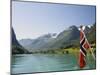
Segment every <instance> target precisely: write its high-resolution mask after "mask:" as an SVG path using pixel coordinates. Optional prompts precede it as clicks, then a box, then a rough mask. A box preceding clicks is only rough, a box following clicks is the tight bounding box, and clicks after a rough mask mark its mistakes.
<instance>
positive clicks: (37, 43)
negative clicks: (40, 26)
mask: <svg viewBox="0 0 100 75" xmlns="http://www.w3.org/2000/svg"><path fill="white" fill-rule="evenodd" d="M55 37H56V33H52V34H51V33H48V34H45V35H42V36H40V37H38V38H37V39H34V40H32V43H30V44H28V45H26V46H24V47H25V48H27V49H29V50H30V49H36V50H37V49H40V48H41V47H42V46H44V45H45V44H46V43H48V42H49V41H51V40H53V39H54V38H55Z"/></svg>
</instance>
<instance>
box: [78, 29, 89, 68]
mask: <svg viewBox="0 0 100 75" xmlns="http://www.w3.org/2000/svg"><path fill="white" fill-rule="evenodd" d="M89 48H90V45H89V43H88V41H87V39H86V36H85V34H84V31H83V29H82V28H81V29H80V56H79V66H80V68H84V67H85V65H86V54H87V51H86V50H87V49H89Z"/></svg>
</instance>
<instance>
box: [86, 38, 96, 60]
mask: <svg viewBox="0 0 100 75" xmlns="http://www.w3.org/2000/svg"><path fill="white" fill-rule="evenodd" d="M86 40H87V38H86ZM87 43H88V44H89V42H88V40H87ZM90 52H91V54H92V57H93V59H94V60H95V55H94V53H93V51H92V48H91V47H90Z"/></svg>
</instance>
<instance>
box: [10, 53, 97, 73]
mask: <svg viewBox="0 0 100 75" xmlns="http://www.w3.org/2000/svg"><path fill="white" fill-rule="evenodd" d="M95 68H96V65H95V61H94V60H93V58H92V57H91V56H89V57H88V58H87V65H86V67H84V69H95ZM69 70H80V68H79V66H78V57H77V56H75V55H72V54H63V55H59V54H21V55H13V56H12V64H11V73H12V74H20V73H37V72H53V71H69Z"/></svg>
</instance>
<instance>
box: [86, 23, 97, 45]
mask: <svg viewBox="0 0 100 75" xmlns="http://www.w3.org/2000/svg"><path fill="white" fill-rule="evenodd" d="M85 34H86V37H87V39H88V41H89V43H91V44H92V43H95V44H96V23H94V24H93V25H92V26H91V28H90V29H89V31H88V33H85Z"/></svg>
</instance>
